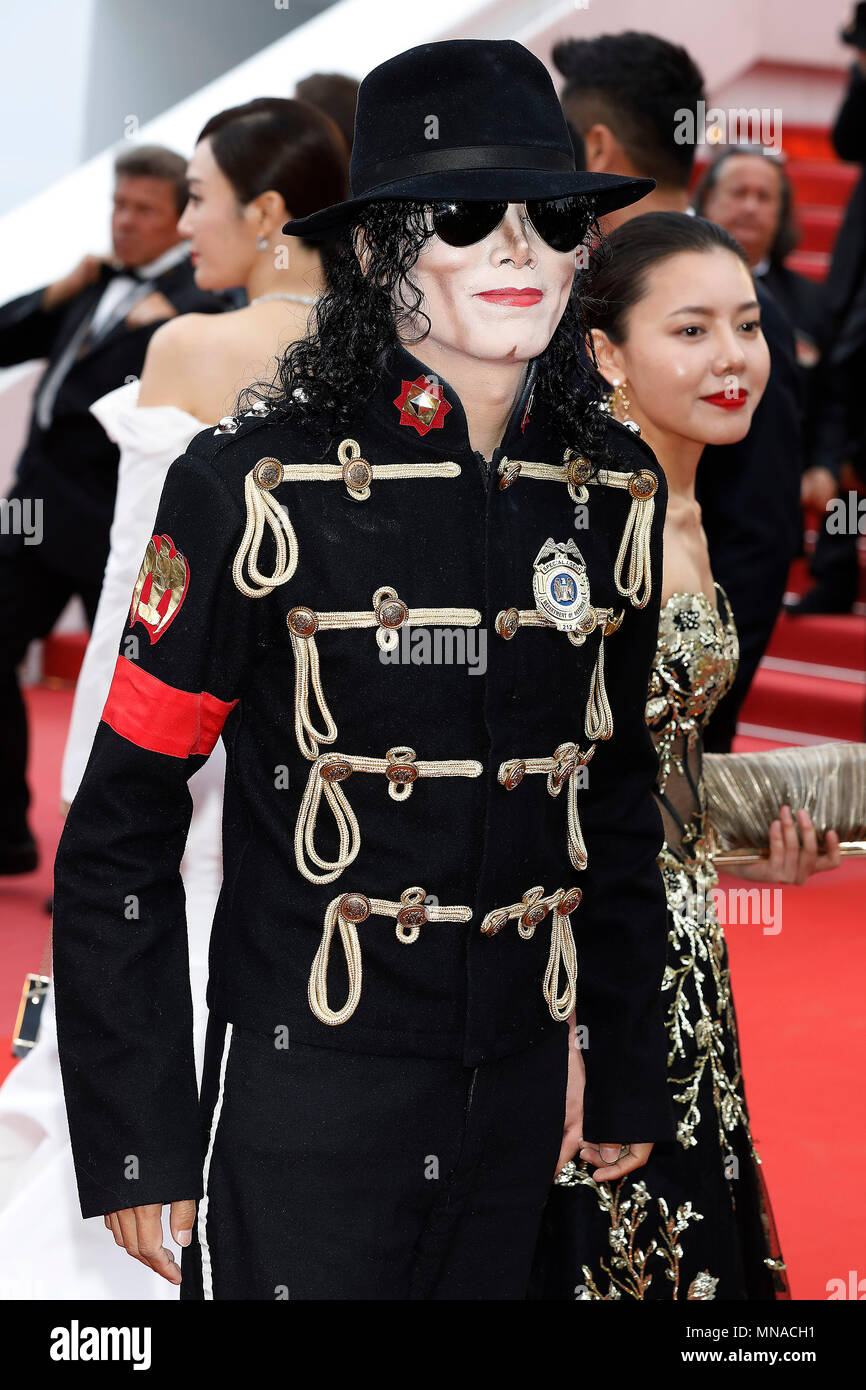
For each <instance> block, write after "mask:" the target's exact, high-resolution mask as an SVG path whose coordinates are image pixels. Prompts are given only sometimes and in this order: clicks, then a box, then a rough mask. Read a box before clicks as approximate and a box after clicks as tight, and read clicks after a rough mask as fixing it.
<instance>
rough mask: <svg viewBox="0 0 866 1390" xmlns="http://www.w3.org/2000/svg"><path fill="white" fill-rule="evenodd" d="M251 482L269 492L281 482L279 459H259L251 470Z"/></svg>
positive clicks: (281, 470)
mask: <svg viewBox="0 0 866 1390" xmlns="http://www.w3.org/2000/svg"><path fill="white" fill-rule="evenodd" d="M253 480H254V482H256V483H258V485H259V487H261V488H264V489H265V491H266V492H269V491H270V490H271V488H273V487H276V486H277V484H278V483H281V482H282V481H283V465H282V464H281V463H280V461H279V459H272V458H264V459H259V461H258V463H257V464H256V466H255V468H254V469H253Z"/></svg>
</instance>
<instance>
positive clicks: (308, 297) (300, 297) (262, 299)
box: [250, 294, 319, 304]
mask: <svg viewBox="0 0 866 1390" xmlns="http://www.w3.org/2000/svg"><path fill="white" fill-rule="evenodd" d="M318 298H319V296H318V295H317V294H258V295H256V297H255V299H251V300H250V304H264V303H266V301H268V300H270V299H291V300H292V301H293V303H295V304H315V302H316V300H317V299H318Z"/></svg>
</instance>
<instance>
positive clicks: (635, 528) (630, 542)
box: [588, 468, 658, 608]
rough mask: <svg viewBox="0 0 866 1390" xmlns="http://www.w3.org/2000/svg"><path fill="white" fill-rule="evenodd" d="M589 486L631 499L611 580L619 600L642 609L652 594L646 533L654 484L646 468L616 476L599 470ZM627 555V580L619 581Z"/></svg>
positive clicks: (648, 529) (649, 522) (653, 510)
mask: <svg viewBox="0 0 866 1390" xmlns="http://www.w3.org/2000/svg"><path fill="white" fill-rule="evenodd" d="M588 481H589V482H591V483H598V484H601V485H602V486H606V487H618V488H625V489H626V490H627V491H628V492H629V494H630V496H631V507H630V508H629V513H628V516H627V517H626V522H625V526H624V527H623V532H622V540H621V541H620V545H619V552H618V553H617V557H616V565H615V567H614V575H613V577H614V581H615V583H616V587H617V589H618V591H619V593H621V594H622V596H623V598H628V599H631V602H632V604H633V605H634V607H635V608H645V607H646V605H647V604H648V603H649V600H650V596H651V594H652V571H651V568H650V532H651V531H652V524H653V516H654V514H655V505H656V504H655V494H656V492H657V491H658V481H657V479H656V477H655V475H654V474H653V473H651V472H650V471H649V469H648V468H639V469H637V471H636V472H634V473H618V472H616V471H614V470H613V469H609V468H600V469H599V470H598V473H597V474H596V476H595V477H594V478H590V479H588ZM626 556H628V580H627V582H626V581H624V580H623V577H622V572H623V566H624V565H625V562H626Z"/></svg>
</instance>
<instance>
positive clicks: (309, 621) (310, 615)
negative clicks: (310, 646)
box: [286, 605, 319, 637]
mask: <svg viewBox="0 0 866 1390" xmlns="http://www.w3.org/2000/svg"><path fill="white" fill-rule="evenodd" d="M286 623H287V624H288V628H289V631H290V632H293V633H294V634H295V636H296V637H312V635H313V633H314V632H316V631H317V629H318V626H319V620H318V618H317V617H316V615H315V613H314V612H313V610H312V608H304V607H303V606H301V605H299V606H298V607H297V608H290V609H289V612H288V613H287V615H286Z"/></svg>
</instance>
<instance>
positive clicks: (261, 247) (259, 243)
mask: <svg viewBox="0 0 866 1390" xmlns="http://www.w3.org/2000/svg"><path fill="white" fill-rule="evenodd" d="M267 249H268V239H267V237H266V236H257V237H256V250H257V251H267Z"/></svg>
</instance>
